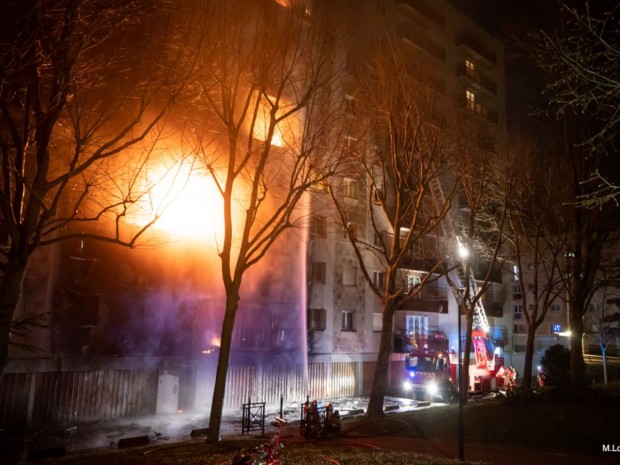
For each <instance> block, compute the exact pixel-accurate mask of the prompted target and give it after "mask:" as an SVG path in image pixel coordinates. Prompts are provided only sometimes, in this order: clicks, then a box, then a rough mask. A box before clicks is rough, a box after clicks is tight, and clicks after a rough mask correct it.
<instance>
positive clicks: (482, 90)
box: [308, 0, 513, 381]
mask: <svg viewBox="0 0 620 465" xmlns="http://www.w3.org/2000/svg"><path fill="white" fill-rule="evenodd" d="M345 4H346V7H344V8H343V11H342V12H341V14H342V15H343V27H342V31H340V42H339V43H340V45H341V46H342V50H341V52H340V53H341V56H342V59H343V61H344V68H345V71H346V76H345V78H344V82H345V84H344V85H345V86H346V82H347V81H350V82H354V81H355V80H356V79H357V78H358V76H360V75H362V74H363V73H364V72H365V67H366V65H367V62H368V60H370V59H372V57H371V54H372V53H373V51H376V50H381V48H382V47H385V48H390V47H397V48H399V49H400V50H401V51H402V53H403V56H406V57H410V58H411V60H412V61H415V63H416V65H415V66H416V67H417V68H418V69H419V75H418V76H416V77H415V79H416V82H415V83H413V85H420V86H425V87H426V88H428V89H431V90H432V92H433V94H434V95H435V97H436V99H437V100H438V101H441V102H442V105H443V107H444V108H448V109H449V110H448V111H447V112H446V114H445V116H444V117H445V118H452V117H454V118H456V117H457V116H458V117H462V116H464V115H467V116H468V117H470V118H472V119H474V120H475V121H476V122H477V123H479V124H480V125H482V126H484V127H486V133H487V134H488V135H489V138H488V141H486V148H487V149H488V150H494V136H496V135H499V134H501V133H503V131H504V130H505V124H506V107H505V100H506V99H505V96H506V88H505V62H504V60H505V55H504V46H503V44H502V43H501V42H500V41H499V40H498V39H497V38H496V37H494V36H493V35H492V34H491V33H489V32H488V31H486V30H484V29H483V28H482V27H480V26H479V25H478V24H476V23H475V22H474V21H473V20H472V19H471V18H469V17H467V16H466V15H464V14H463V13H461V12H460V11H459V10H457V9H456V8H454V7H453V6H452V5H451V4H450V3H449V2H447V1H433V2H431V1H424V0H403V1H386V0H368V1H354V2H346V3H345ZM388 42H389V45H388ZM347 100H348V101H347V102H345V104H346V105H349V106H351V107H355V102H352V100H354V98H353V97H352V96H347ZM342 184H343V187H342V189H341V192H340V195H341V196H342V197H343V202H344V204H345V205H346V207H347V208H348V211H349V218H350V219H353V221H350V222H349V223H348V224H347V225H346V227H347V228H355V234H356V235H360V237H363V238H364V240H365V241H366V242H368V243H372V241H373V238H372V237H371V235H372V234H373V232H372V230H371V229H372V228H370V227H369V225H368V222H369V218H368V212H367V211H366V203H365V201H364V198H365V195H366V193H365V192H363V190H364V187H363V184H364V183H360V182H359V180H357V179H355V177H353V176H352V177H351V178H350V179H348V178H344V179H343V180H342ZM322 195H324V194H321V193H315V194H314V199H315V204H314V205H315V214H314V216H313V218H312V227H311V231H310V240H309V243H308V351H309V361H313V360H326V359H329V360H332V361H334V362H337V361H358V362H361V363H372V362H374V360H375V359H376V354H377V351H378V344H379V337H380V331H381V325H382V318H381V316H382V315H381V313H380V312H381V306H380V302H379V301H378V298H377V297H376V296H375V295H374V294H373V292H371V291H370V289H369V286H368V284H367V281H366V278H365V277H364V276H363V274H362V272H361V270H360V268H359V262H358V259H357V257H356V256H355V254H354V252H353V248H352V247H351V245H350V244H349V241H348V238H347V234H346V233H345V232H344V227H345V226H344V225H343V224H341V223H339V222H338V221H337V220H335V219H334V216H333V215H331V214H329V213H326V212H327V211H328V207H327V203H328V202H327V201H325V200H321V196H322ZM388 233H392V234H393V232H388ZM410 254H411V260H409V263H408V264H407V265H406V266H407V269H403V270H402V273H401V274H402V277H403V278H402V279H403V285H404V286H408V287H411V286H415V285H416V284H418V283H419V282H420V280H421V279H422V278H421V276H422V275H423V274H424V273H425V272H427V271H428V268H425V265H424V256H423V254H424V251H423V250H411V252H410ZM369 255H370V254H369ZM368 258H369V260H372V259H371V258H370V256H368ZM473 260H474V261H475V260H476V258H475V257H474V258H473ZM481 265H482V264H481ZM371 268H372V267H371ZM475 268H476V267H475V266H474V269H475ZM371 273H372V276H370V277H371V278H372V279H373V280H374V281H375V284H380V283H381V282H382V280H383V279H384V276H383V275H382V271H381V269H380V267H377V270H376V271H372V272H371ZM507 279H508V278H507ZM504 289H505V286H504V283H503V282H502V275H501V274H496V275H495V277H494V282H493V283H491V285H490V287H489V289H488V290H487V292H486V293H485V295H484V297H483V301H484V304H485V308H486V312H487V316H488V318H489V322H490V325H491V331H492V334H491V336H492V337H494V339H495V340H496V343H497V344H498V345H499V346H500V347H503V349H504V351H505V352H507V354H506V355H507V356H508V360H507V362H508V363H510V358H509V354H510V353H511V352H512V350H513V346H512V343H511V339H510V336H511V334H512V313H511V312H510V305H511V300H510V299H509V298H507V296H508V295H507V293H505V292H504ZM456 327H457V306H456V301H455V299H454V296H453V294H452V292H451V290H450V289H449V287H448V285H447V282H446V281H445V280H444V279H439V280H438V281H436V282H433V283H429V284H426V285H425V286H424V288H423V291H422V292H421V294H420V295H419V296H417V297H416V298H414V299H410V300H409V301H407V302H406V303H405V304H404V305H403V306H401V308H400V309H399V310H397V311H396V315H395V318H394V328H393V329H394V352H395V353H394V355H393V360H395V361H397V360H400V359H403V358H404V354H403V353H402V352H404V351H405V349H406V344H405V343H402V341H403V340H405V339H408V338H410V337H415V338H422V339H424V338H433V337H437V338H448V339H449V344H450V346H452V347H456V346H457V342H458V339H457V330H456ZM399 352H401V353H400V354H399ZM395 376H396V378H397V377H398V374H397V373H395ZM393 381H396V380H393Z"/></svg>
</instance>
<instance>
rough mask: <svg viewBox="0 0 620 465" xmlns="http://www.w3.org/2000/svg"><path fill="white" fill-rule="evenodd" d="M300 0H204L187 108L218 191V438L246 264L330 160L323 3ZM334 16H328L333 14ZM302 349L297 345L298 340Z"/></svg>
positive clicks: (327, 29)
mask: <svg viewBox="0 0 620 465" xmlns="http://www.w3.org/2000/svg"><path fill="white" fill-rule="evenodd" d="M306 6H307V5H306V4H305V2H273V1H266V0H261V1H258V2H257V1H253V0H239V1H234V2H227V1H214V2H211V3H209V4H207V5H205V6H204V9H203V11H202V12H199V14H204V22H203V23H202V24H201V26H202V27H203V32H204V36H203V55H202V56H203V58H204V60H203V61H201V62H200V65H199V70H200V73H199V75H198V76H197V78H196V81H195V85H196V87H195V89H196V101H195V102H194V106H193V107H192V109H191V111H192V113H191V115H190V117H191V118H192V121H193V122H194V124H195V126H194V129H193V131H194V132H193V133H194V137H195V138H194V141H195V144H196V145H195V147H196V151H197V153H198V154H199V156H200V160H201V162H202V163H203V166H204V170H205V171H206V172H207V173H208V174H209V175H210V176H211V178H212V179H213V181H214V182H215V184H216V185H217V189H218V191H219V193H220V194H221V196H222V199H223V205H224V207H223V212H224V213H223V215H224V217H223V223H224V228H223V234H222V237H221V238H219V239H218V240H219V243H218V253H219V256H220V258H221V270H222V279H223V285H224V289H225V294H226V307H225V313H224V319H223V322H222V330H221V345H220V352H219V360H218V366H217V373H216V379H215V387H214V391H213V400H212V404H211V415H210V420H209V437H208V441H209V442H217V441H219V431H220V425H221V417H222V409H223V404H224V395H225V388H226V376H227V372H228V367H229V363H230V352H231V346H232V336H233V329H234V327H235V318H236V315H237V310H238V308H239V302H240V299H241V295H242V282H243V279H244V275H245V274H246V272H247V271H248V270H249V269H250V268H251V267H253V266H255V265H257V264H258V263H260V262H261V260H263V258H264V257H265V255H266V254H267V253H268V251H269V250H270V249H271V248H272V247H273V245H274V243H275V242H276V240H277V239H278V238H279V237H280V236H281V235H282V234H283V233H284V232H285V231H287V230H289V229H291V228H293V227H295V226H297V225H300V223H301V222H302V221H303V218H301V217H300V214H299V213H298V207H299V206H300V202H301V201H302V199H303V197H304V194H305V192H306V191H308V189H310V188H311V187H312V186H316V185H318V184H319V183H321V182H324V181H325V179H326V178H327V177H328V176H330V174H331V173H332V172H333V171H334V170H335V169H336V167H337V166H338V160H337V155H332V154H334V153H336V154H337V153H338V150H337V149H336V147H334V146H333V145H332V140H333V137H332V136H333V134H334V132H337V131H336V128H337V124H336V122H337V121H338V120H337V119H334V118H335V113H334V110H333V108H331V107H330V101H331V100H332V99H333V100H334V101H339V99H337V98H335V97H336V94H335V93H334V90H333V88H334V87H333V84H334V82H335V78H336V76H337V71H336V68H335V64H334V63H335V60H334V56H333V50H334V49H333V42H332V40H333V31H334V30H335V28H334V27H332V26H333V25H332V26H330V23H329V20H330V18H329V17H328V15H327V12H326V11H323V10H321V9H320V7H317V8H315V9H312V10H310V9H308V8H306ZM332 19H333V18H332ZM304 350H305V348H304Z"/></svg>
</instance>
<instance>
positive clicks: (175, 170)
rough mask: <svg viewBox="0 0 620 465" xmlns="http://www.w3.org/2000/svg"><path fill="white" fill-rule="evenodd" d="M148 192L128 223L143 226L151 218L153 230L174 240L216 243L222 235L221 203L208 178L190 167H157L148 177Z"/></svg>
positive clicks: (212, 182) (213, 184)
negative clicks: (155, 218) (182, 239)
mask: <svg viewBox="0 0 620 465" xmlns="http://www.w3.org/2000/svg"><path fill="white" fill-rule="evenodd" d="M148 184H149V185H151V186H152V187H151V188H150V191H149V194H148V196H146V197H145V198H144V199H143V200H142V201H141V204H140V207H141V208H140V213H139V214H137V215H134V217H133V218H132V219H131V221H132V222H133V223H135V224H139V225H140V224H146V223H147V222H148V221H150V220H151V219H152V218H153V217H154V216H155V215H157V216H158V217H159V218H158V219H157V222H156V223H155V226H154V228H155V229H156V230H160V231H165V232H167V233H169V234H171V235H173V236H174V237H176V238H190V239H194V240H201V241H208V242H217V241H218V239H219V240H221V239H222V237H223V231H224V222H223V218H224V210H223V208H224V207H223V200H222V196H221V194H220V192H219V191H218V189H217V186H216V184H215V182H214V181H213V179H212V178H211V176H209V175H205V174H203V173H200V172H198V171H196V170H193V169H192V165H191V164H190V163H181V164H176V165H173V166H172V167H167V166H166V165H164V164H161V165H160V166H158V167H157V168H156V169H155V170H153V171H152V172H151V173H150V175H149V180H148Z"/></svg>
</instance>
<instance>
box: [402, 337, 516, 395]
mask: <svg viewBox="0 0 620 465" xmlns="http://www.w3.org/2000/svg"><path fill="white" fill-rule="evenodd" d="M472 345H473V349H474V354H475V360H474V363H472V364H471V365H470V367H469V376H468V394H477V393H480V394H488V393H489V392H491V391H495V390H498V389H502V388H505V389H509V388H511V387H514V383H515V378H516V372H515V370H514V369H513V368H512V367H511V368H504V358H503V357H501V356H500V352H499V351H495V350H493V347H492V344H491V341H490V340H489V339H488V337H487V335H486V333H485V332H484V331H481V330H474V331H473V333H472ZM457 366H458V358H457V355H456V352H455V351H454V350H450V351H448V341H447V338H445V339H438V338H435V339H429V340H427V341H424V342H423V343H422V345H420V344H419V343H416V344H414V347H413V350H412V351H411V352H410V353H409V354H408V355H407V357H406V358H405V367H406V369H407V379H406V380H405V383H404V389H405V390H406V391H407V392H413V393H414V394H415V397H416V399H418V400H429V401H432V400H434V399H437V398H438V399H441V400H442V401H443V402H451V401H452V400H454V399H455V394H456V392H457V386H458V378H457Z"/></svg>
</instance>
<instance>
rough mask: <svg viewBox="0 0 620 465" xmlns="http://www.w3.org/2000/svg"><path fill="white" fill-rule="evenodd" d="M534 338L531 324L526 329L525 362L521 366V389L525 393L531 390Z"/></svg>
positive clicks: (534, 328)
mask: <svg viewBox="0 0 620 465" xmlns="http://www.w3.org/2000/svg"><path fill="white" fill-rule="evenodd" d="M535 338H536V326H534V324H533V323H532V324H531V325H529V326H528V328H527V341H526V343H525V362H524V364H523V382H522V383H521V387H522V388H523V389H525V390H526V391H529V390H531V389H532V361H533V359H534V341H535Z"/></svg>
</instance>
